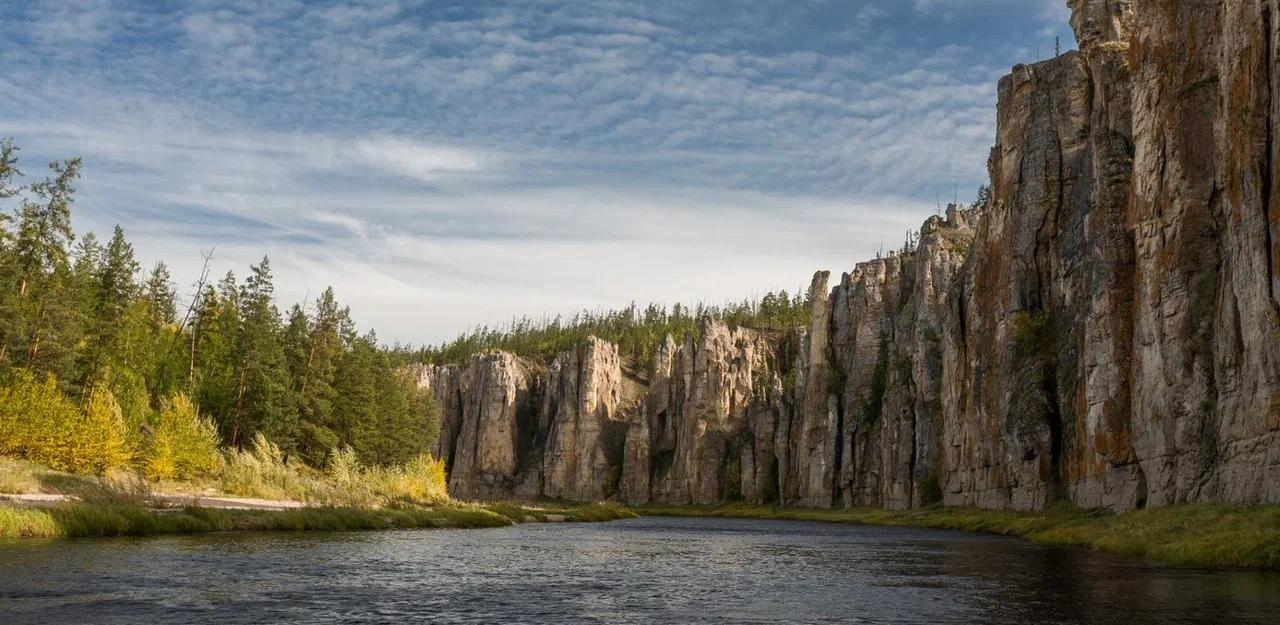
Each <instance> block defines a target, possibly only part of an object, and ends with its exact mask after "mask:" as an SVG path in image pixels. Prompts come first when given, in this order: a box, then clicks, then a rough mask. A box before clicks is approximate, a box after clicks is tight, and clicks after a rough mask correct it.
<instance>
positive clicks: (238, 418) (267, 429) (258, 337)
mask: <svg viewBox="0 0 1280 625" xmlns="http://www.w3.org/2000/svg"><path fill="white" fill-rule="evenodd" d="M249 271H250V274H249V278H248V279H247V280H246V281H245V284H244V287H243V288H242V289H241V295H240V296H241V302H242V307H243V308H242V310H243V313H242V321H241V326H240V341H239V345H238V348H237V352H236V353H237V356H238V358H237V360H238V362H239V365H240V370H239V373H238V380H237V382H236V397H235V409H234V413H233V418H232V435H231V442H232V444H233V445H235V444H238V443H239V442H240V441H241V440H243V438H244V437H246V436H251V435H253V434H255V433H262V434H264V435H266V436H267V438H268V439H270V440H271V441H272V442H274V443H276V444H277V445H279V446H280V447H281V448H282V449H285V450H286V451H291V450H293V449H294V448H295V447H296V443H297V437H296V430H295V428H296V425H297V406H296V405H295V403H294V399H293V393H292V388H291V387H292V385H291V384H290V379H289V370H288V361H287V360H286V358H285V352H284V345H283V343H282V341H281V334H282V328H281V324H280V312H279V310H277V309H276V305H275V287H274V285H273V284H272V278H271V263H270V261H269V260H268V259H267V257H265V256H264V257H263V258H262V262H260V263H258V264H257V265H253V266H251V267H250V268H249Z"/></svg>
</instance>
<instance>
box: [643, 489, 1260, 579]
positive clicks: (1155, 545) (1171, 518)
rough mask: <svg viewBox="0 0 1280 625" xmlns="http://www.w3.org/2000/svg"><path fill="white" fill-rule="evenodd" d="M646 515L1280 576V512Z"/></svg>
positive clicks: (700, 511) (748, 509)
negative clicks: (872, 528)
mask: <svg viewBox="0 0 1280 625" xmlns="http://www.w3.org/2000/svg"><path fill="white" fill-rule="evenodd" d="M636 511H637V512H639V513H640V514H642V515H654V516H709V517H735V518H750V519H787V520H797V521H823V522H830V523H860V524H865V525H890V526H900V527H931V528H943V529H957V530H966V531H971V532H986V533H994V534H1002V535H1005V536H1016V537H1019V538H1025V539H1027V540H1030V541H1031V542H1034V543H1036V544H1040V545H1046V546H1058V547H1088V548H1091V549H1096V550H1098V551H1104V552H1107V553H1116V554H1124V555H1133V556H1142V557H1146V558H1151V559H1155V560H1160V561H1163V562H1168V563H1173V564H1203V565H1223V566H1239V567H1251V568H1267V569H1280V506H1248V507H1245V506H1218V505H1207V504H1206V505H1182V506H1170V507H1167V508H1153V509H1148V510H1136V511H1133V512H1129V513H1126V514H1121V515H1111V514H1099V513H1092V512H1088V511H1084V510H1080V509H1078V508H1074V507H1069V506H1058V507H1055V508H1052V509H1050V510H1048V511H1046V512H1041V513H1024V512H1013V511H1008V510H981V509H977V508H946V507H936V508H928V509H923V510H910V511H889V510H879V509H866V508H854V509H832V510H820V509H804V508H770V507H761V506H749V505H741V504H729V505H722V506H713V507H700V506H644V507H640V508H637V509H636Z"/></svg>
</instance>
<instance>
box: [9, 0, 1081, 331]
mask: <svg viewBox="0 0 1280 625" xmlns="http://www.w3.org/2000/svg"><path fill="white" fill-rule="evenodd" d="M1068 16H1069V13H1068V11H1067V9H1066V0H843V1H834V0H786V1H782V0H706V1H701V0H648V1H645V2H634V1H616V0H513V1H508V2H491V1H486V0H460V1H445V0H361V1H356V2H351V1H346V2H329V1H323V2H322V1H307V2H302V1H298V0H185V1H178V0H0V67H3V70H0V93H3V94H4V95H3V97H0V136H4V137H13V138H14V139H15V141H16V143H18V145H19V146H20V147H21V148H22V152H21V155H22V159H23V160H22V169H23V170H24V171H25V172H26V173H27V174H28V177H29V178H34V177H36V176H41V175H43V173H42V170H43V165H44V164H45V163H47V162H49V161H51V160H54V159H60V158H66V157H70V156H81V157H83V159H84V176H83V179H82V180H81V182H80V186H79V193H78V194H77V200H76V204H75V209H74V210H75V224H76V227H77V229H78V230H80V231H85V230H93V231H95V232H97V233H99V235H102V234H103V233H106V234H108V235H109V233H110V229H111V228H112V226H113V225H115V224H120V225H121V226H123V228H124V229H125V232H126V234H127V235H128V237H129V239H130V240H131V241H132V242H133V244H134V246H135V248H136V251H137V254H138V256H139V259H140V260H141V261H142V262H143V263H144V265H148V266H149V265H150V264H152V263H154V262H155V261H157V260H161V259H163V260H164V261H165V262H166V263H167V264H168V265H169V266H170V268H171V269H172V271H173V273H174V277H175V280H176V281H177V282H178V286H179V290H180V291H182V292H183V293H184V295H185V294H187V293H188V292H189V291H190V285H191V283H193V282H194V281H195V279H196V278H197V277H198V274H199V269H200V266H201V263H202V257H203V255H204V254H205V253H207V252H210V251H212V253H213V261H212V269H213V272H214V274H215V276H217V275H221V274H222V273H225V272H226V271H228V270H234V271H235V272H236V273H237V275H239V276H244V275H246V274H247V268H248V265H249V264H251V263H253V262H256V261H257V260H258V259H260V258H262V256H263V255H268V256H269V257H270V259H271V265H272V268H273V271H274V273H275V277H276V291H277V295H278V296H279V298H280V301H281V306H282V308H283V307H285V306H287V305H290V304H292V303H294V302H305V301H309V300H310V299H311V298H314V297H315V296H316V295H317V294H318V293H319V292H320V291H321V290H323V289H324V288H325V287H326V286H330V285H331V286H333V287H334V289H335V290H336V292H337V295H338V298H339V300H340V301H342V302H345V303H347V304H349V305H350V306H351V309H352V314H353V317H354V318H355V320H356V322H357V324H358V325H359V326H360V327H361V328H376V330H377V332H378V336H379V338H380V339H381V340H382V341H384V342H392V341H399V342H406V343H414V344H422V343H429V344H434V343H438V342H440V341H442V340H447V339H449V338H450V337H452V336H454V335H456V334H458V333H459V332H461V331H463V330H466V329H468V328H470V327H473V326H475V325H476V324H482V323H488V324H500V323H503V322H505V321H507V320H510V319H512V318H513V317H517V316H522V315H529V316H531V317H534V318H538V317H542V316H544V315H555V314H561V313H571V312H573V311H576V310H581V309H600V308H610V307H617V306H625V305H626V304H627V303H629V302H631V301H633V300H634V301H637V302H641V303H645V302H649V301H656V302H660V303H672V302H677V301H680V302H685V303H693V302H698V301H704V302H709V303H715V302H723V301H727V300H740V299H742V298H743V297H746V296H757V295H760V294H763V293H765V292H767V291H769V290H772V289H778V288H787V289H789V290H791V291H793V292H794V291H795V290H796V289H797V288H799V287H801V286H805V285H807V284H808V282H809V278H810V277H811V276H812V274H813V272H814V271H816V270H819V269H828V270H831V271H833V272H834V273H835V274H836V275H837V276H838V275H839V274H840V273H841V272H843V271H849V270H851V269H852V268H853V265H854V264H855V263H856V262H858V261H861V260H865V259H868V258H871V257H874V255H875V254H876V253H877V252H878V251H879V250H881V249H892V248H895V247H899V246H900V245H901V242H902V240H903V238H904V236H905V234H906V232H907V231H908V230H910V229H914V228H917V227H918V226H919V225H920V223H921V222H922V221H923V220H924V219H926V218H927V217H928V216H929V215H931V214H933V213H934V212H936V210H937V205H938V202H942V203H944V204H945V203H946V202H947V201H949V200H950V199H952V198H953V197H958V198H959V199H961V200H968V199H971V198H972V197H973V195H974V190H975V189H976V188H977V186H978V185H979V184H981V183H982V182H983V181H984V179H985V178H986V171H985V169H986V161H987V156H988V153H989V150H990V148H991V145H992V143H993V142H994V138H995V100H996V81H997V80H998V79H999V78H1000V76H1002V75H1003V74H1006V73H1008V71H1009V69H1010V68H1011V67H1012V66H1013V65H1015V64H1018V63H1027V62H1034V61H1036V60H1039V59H1043V58H1048V57H1050V56H1052V54H1053V49H1054V38H1055V37H1060V38H1061V41H1062V42H1063V43H1062V47H1063V48H1064V49H1066V48H1069V47H1074V45H1075V44H1074V39H1073V38H1072V36H1071V32H1070V29H1069V27H1068V24H1067V19H1068Z"/></svg>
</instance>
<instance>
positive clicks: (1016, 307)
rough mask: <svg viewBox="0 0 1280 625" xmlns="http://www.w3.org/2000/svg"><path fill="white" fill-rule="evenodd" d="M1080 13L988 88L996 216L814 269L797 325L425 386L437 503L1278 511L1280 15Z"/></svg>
mask: <svg viewBox="0 0 1280 625" xmlns="http://www.w3.org/2000/svg"><path fill="white" fill-rule="evenodd" d="M1069 4H1070V6H1071V9H1072V12H1073V14H1072V26H1073V27H1074V29H1075V31H1076V34H1077V38H1078V40H1079V42H1080V50H1079V51H1072V52H1068V53H1067V54H1064V55H1062V56H1060V57H1058V58H1055V59H1052V60H1049V61H1044V62H1041V63H1037V64H1034V65H1019V66H1017V67H1015V68H1013V71H1012V73H1011V74H1010V75H1009V76H1007V77H1005V78H1004V79H1003V80H1002V81H1001V82H1000V85H999V90H998V95H999V104H998V111H997V126H998V128H997V137H996V145H995V147H994V148H993V149H992V151H991V153H990V155H989V157H988V168H989V172H990V176H991V194H990V200H989V202H988V204H987V205H986V206H984V207H982V208H981V209H978V208H974V209H966V208H963V207H959V206H953V207H950V208H949V209H948V211H947V213H946V215H945V216H935V217H931V218H930V219H929V220H928V221H926V222H925V224H924V226H923V227H922V229H921V231H920V236H919V239H918V240H912V241H908V244H907V245H905V246H904V247H903V249H902V250H901V251H899V252H895V253H891V254H889V255H888V256H887V257H882V258H877V259H875V260H871V261H867V262H863V263H858V264H857V265H855V266H854V267H853V269H852V271H850V272H849V273H846V274H844V275H843V276H842V277H841V279H840V281H839V283H838V284H836V285H834V286H832V285H830V284H829V282H830V280H831V276H830V275H829V274H828V273H827V272H820V273H818V274H817V275H816V276H815V277H814V280H813V283H812V286H811V289H810V294H809V300H810V303H811V305H812V309H811V318H810V320H809V323H808V324H807V326H806V327H803V328H796V329H794V330H792V331H786V332H783V331H758V330H752V329H748V328H732V327H729V326H727V325H726V324H724V323H722V322H719V321H714V320H705V321H704V322H703V323H702V325H701V327H700V328H699V331H698V332H697V333H695V334H693V335H691V336H685V337H667V338H666V340H665V342H664V343H663V344H662V345H660V346H659V347H658V348H657V350H656V356H655V358H654V361H653V362H652V363H627V362H624V361H623V360H622V359H621V358H620V357H619V355H618V350H617V349H616V347H614V346H612V345H610V344H608V343H607V342H604V341H599V340H595V339H592V340H589V341H587V342H585V343H583V344H582V345H580V346H578V347H577V348H576V349H574V350H571V351H569V352H566V353H565V354H561V355H560V356H558V357H556V358H555V359H554V360H552V361H551V362H550V363H549V364H547V365H545V366H544V365H540V364H537V363H532V362H529V361H526V360H523V359H520V358H517V357H515V356H511V355H506V354H496V353H495V354H485V355H480V356H476V357H473V358H472V359H471V360H470V361H468V362H466V363H464V364H462V365H456V366H454V365H450V366H442V367H434V368H423V369H422V370H420V380H421V382H422V384H423V385H424V386H430V387H431V388H432V389H433V391H435V394H436V397H437V400H438V401H439V402H440V406H441V436H440V441H439V443H437V448H436V451H437V453H438V454H440V456H441V457H444V458H446V459H447V461H448V467H449V472H450V488H451V489H452V490H453V491H454V493H455V495H459V496H462V497H507V496H525V497H537V496H546V497H559V498H570V499H601V498H617V499H621V500H624V501H628V502H632V503H644V502H650V501H654V502H668V503H681V504H683V503H714V502H718V501H724V500H738V499H741V500H746V501H751V502H757V503H766V502H776V503H780V504H784V505H796V506H818V507H825V506H832V505H845V506H884V507H890V508H908V507H915V506H921V505H925V504H929V503H933V502H938V501H941V502H944V503H947V504H963V505H977V506H983V507H1000V508H1006V507H1007V508H1016V509H1039V508H1043V507H1044V506H1046V505H1048V504H1049V503H1051V502H1053V501H1055V500H1060V499H1066V500H1070V501H1073V502H1075V503H1077V504H1079V505H1082V506H1086V507H1106V508H1110V509H1112V510H1116V511H1123V510H1128V509H1132V508H1135V507H1142V506H1146V505H1167V504H1172V503H1179V502H1202V501H1220V502H1232V503H1241V502H1269V503H1278V502H1280V207H1278V206H1277V205H1276V204H1277V196H1278V195H1280V191H1278V190H1277V189H1276V184H1275V180H1276V173H1277V171H1276V170H1277V168H1278V167H1280V165H1278V164H1277V158H1276V132H1277V115H1280V111H1278V109H1280V101H1277V97H1276V95H1275V94H1276V92H1277V88H1278V87H1280V68H1278V67H1277V62H1278V60H1280V25H1278V24H1277V21H1278V20H1280V15H1278V12H1280V6H1278V4H1280V3H1278V2H1277V1H1276V0H1236V1H1233V2H1222V1H1220V0H1179V1H1178V2H1163V1H1156V0H1070V2H1069ZM634 367H644V368H647V370H648V373H647V375H644V374H640V373H637V372H636V371H635V370H634V369H633V368H634Z"/></svg>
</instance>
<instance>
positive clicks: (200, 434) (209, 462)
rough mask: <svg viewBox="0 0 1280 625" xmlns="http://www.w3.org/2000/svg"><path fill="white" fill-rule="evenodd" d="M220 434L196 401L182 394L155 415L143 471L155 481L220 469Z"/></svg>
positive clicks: (187, 476) (189, 476) (207, 473)
mask: <svg viewBox="0 0 1280 625" xmlns="http://www.w3.org/2000/svg"><path fill="white" fill-rule="evenodd" d="M218 462H219V456H218V434H217V431H216V430H215V429H214V425H213V422H212V421H210V420H208V419H206V418H205V417H203V416H201V415H200V413H199V411H198V410H197V409H196V405H195V403H193V402H192V401H191V398H190V397H188V396H187V395H186V394H183V393H179V394H177V395H175V396H174V397H173V399H172V400H170V401H169V403H168V404H167V405H166V406H164V407H163V408H162V409H161V410H160V412H159V413H157V414H156V417H155V425H154V427H153V428H152V430H151V436H149V437H148V438H147V441H146V447H145V457H144V460H143V467H142V469H143V473H145V474H146V476H147V477H148V478H150V479H152V480H163V479H191V478H194V477H201V476H206V475H210V474H212V473H214V472H215V471H216V470H217V468H218Z"/></svg>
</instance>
